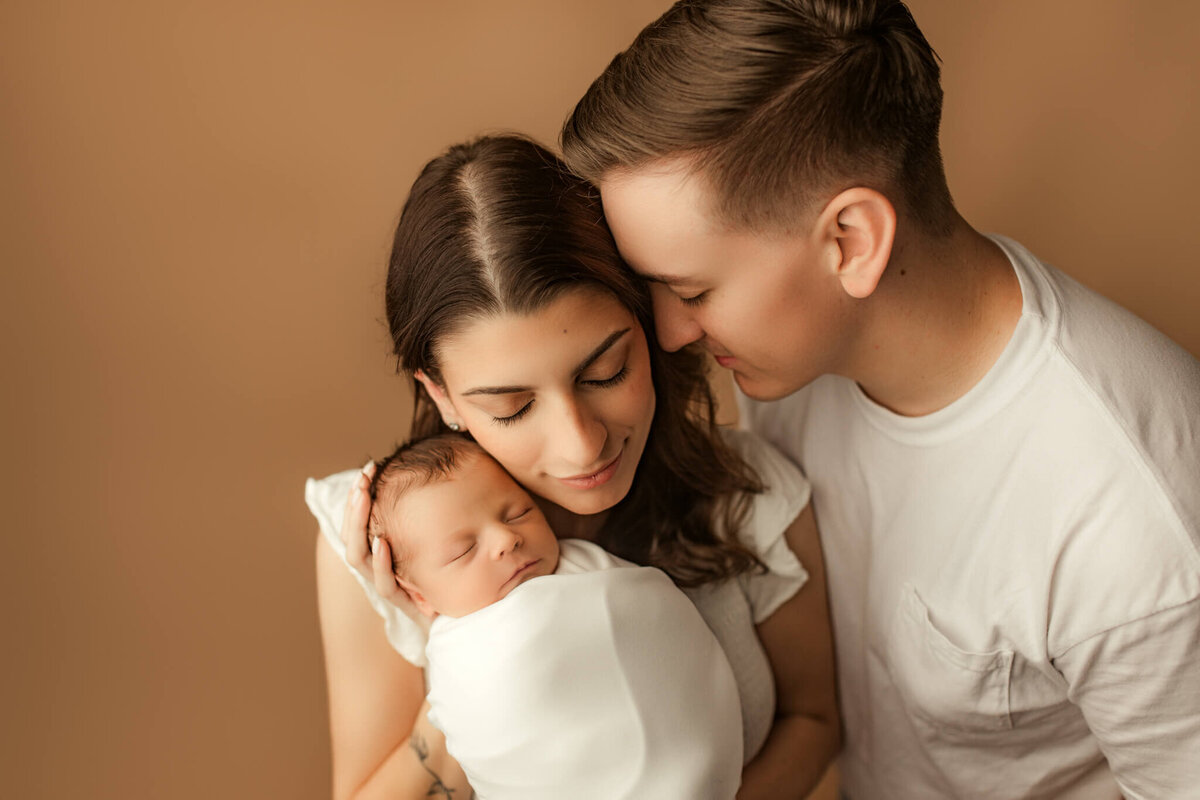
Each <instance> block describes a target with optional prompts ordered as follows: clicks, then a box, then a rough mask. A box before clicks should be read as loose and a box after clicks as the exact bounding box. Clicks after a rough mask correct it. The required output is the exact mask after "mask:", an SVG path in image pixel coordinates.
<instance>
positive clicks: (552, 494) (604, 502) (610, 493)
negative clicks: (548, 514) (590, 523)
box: [539, 481, 630, 517]
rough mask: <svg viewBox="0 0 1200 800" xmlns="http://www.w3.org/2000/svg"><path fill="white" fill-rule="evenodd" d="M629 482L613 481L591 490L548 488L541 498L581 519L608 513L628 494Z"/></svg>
mask: <svg viewBox="0 0 1200 800" xmlns="http://www.w3.org/2000/svg"><path fill="white" fill-rule="evenodd" d="M629 487H630V482H629V481H613V482H612V483H610V484H606V485H604V486H597V487H594V488H591V489H569V488H565V487H562V486H555V487H548V488H547V490H546V491H545V492H544V493H541V492H539V494H541V496H542V497H543V498H545V499H546V500H549V501H550V502H552V503H554V504H555V505H557V506H559V507H560V508H563V509H564V510H566V511H570V512H571V513H572V514H577V515H579V516H581V517H587V516H591V515H593V514H600V513H603V512H605V511H608V510H609V509H610V508H612V507H613V506H615V505H616V504H617V503H619V502H621V501H622V500H624V499H625V495H627V494H629Z"/></svg>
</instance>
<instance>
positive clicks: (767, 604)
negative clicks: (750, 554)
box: [304, 431, 809, 761]
mask: <svg viewBox="0 0 1200 800" xmlns="http://www.w3.org/2000/svg"><path fill="white" fill-rule="evenodd" d="M725 433H726V441H727V442H728V443H729V444H731V445H733V446H734V447H736V448H737V450H738V452H740V453H741V455H742V457H743V458H744V459H745V460H746V462H747V463H748V464H749V465H750V466H751V467H753V468H754V469H755V470H756V471H757V472H758V475H759V477H760V478H761V479H762V481H763V483H764V484H765V485H766V487H767V489H766V491H764V492H762V493H761V494H758V495H755V496H754V497H753V499H752V501H751V504H750V509H749V512H748V513H747V517H746V523H745V525H744V526H743V529H742V531H741V541H742V543H743V544H745V545H746V546H747V547H749V548H750V549H751V550H752V551H754V553H755V554H756V555H757V556H758V557H759V558H760V559H761V560H762V562H763V563H764V564H765V565H766V566H767V570H768V571H767V572H766V573H765V574H761V575H760V574H757V573H755V574H748V575H741V576H738V577H737V578H734V579H730V580H726V581H720V582H717V583H711V584H707V585H705V586H701V587H699V588H698V589H688V590H685V593H686V594H687V595H688V597H689V598H691V600H692V602H693V603H695V604H696V608H697V609H698V610H699V611H700V615H701V616H702V617H704V621H705V622H707V623H708V627H709V628H710V629H711V630H712V632H713V634H714V635H715V636H716V637H717V641H718V642H720V644H721V648H722V649H723V650H724V651H725V657H726V658H727V659H728V660H729V665H730V667H731V668H732V669H733V675H734V678H735V679H736V681H737V687H738V695H739V697H740V700H741V707H742V743H743V747H742V753H743V757H744V758H745V760H746V761H749V760H750V759H751V758H753V757H754V756H755V755H756V754H757V753H758V751H759V750H760V749H761V748H762V745H763V742H765V741H766V738H767V734H768V733H769V732H770V730H771V725H772V723H773V722H774V717H775V683H774V679H773V678H772V676H771V667H770V663H769V662H768V661H767V656H766V652H765V651H764V650H763V647H762V644H761V643H760V642H759V640H758V635H757V633H756V631H755V625H757V624H759V623H761V622H763V621H764V620H766V619H767V618H768V617H769V616H771V614H773V613H775V610H776V609H778V608H779V606H781V605H783V603H785V602H786V601H787V600H789V599H790V598H791V597H792V596H793V595H795V594H796V592H797V591H799V589H800V587H801V586H803V585H804V583H805V581H807V580H808V573H807V572H805V571H804V568H803V567H802V566H801V564H800V562H799V561H798V560H797V558H796V556H795V555H794V554H793V553H792V551H791V550H790V549H788V546H787V542H786V541H785V539H784V536H783V535H784V532H785V531H786V530H787V528H788V527H789V526H790V525H791V524H792V522H794V521H795V520H796V518H797V517H798V516H799V515H800V512H801V511H803V510H804V507H805V506H806V505H807V504H808V499H809V487H808V483H807V482H806V481H805V480H804V477H803V476H802V475H801V474H800V472H799V470H797V469H796V467H795V466H794V465H793V464H792V463H791V462H789V461H788V460H787V459H786V458H784V457H783V456H782V455H781V454H780V453H779V452H778V451H777V450H775V449H774V448H773V447H771V446H770V445H768V444H766V443H765V442H763V441H762V440H761V439H760V438H758V437H757V436H754V435H752V434H749V433H746V432H744V431H726V432H725ZM357 476H358V471H357V470H349V471H346V472H339V473H336V474H334V475H330V476H329V477H327V478H323V479H321V480H314V479H312V478H310V479H309V480H308V482H307V483H306V485H305V488H304V497H305V501H306V502H307V504H308V507H309V510H310V511H312V513H313V516H315V517H316V518H317V522H318V523H319V525H320V529H321V534H322V536H324V537H325V541H326V542H328V543H329V545H330V547H332V548H333V550H334V552H335V553H337V554H338V555H339V556H341V557H342V559H343V560H344V559H345V547H344V546H343V545H342V541H341V538H340V536H339V531H340V530H341V525H342V514H343V512H344V511H345V504H346V497H347V495H348V493H349V491H350V487H351V485H352V484H353V482H354V480H355V478H356V477H357ZM347 569H350V571H351V573H352V574H353V575H354V576H355V578H356V579H357V580H358V582H359V585H360V586H362V588H363V591H364V592H365V593H366V596H367V599H368V600H369V601H370V603H371V606H372V607H373V608H374V609H375V611H376V612H377V613H378V614H379V615H380V617H382V618H383V621H384V627H385V630H386V631H387V637H388V641H390V642H391V643H392V646H393V647H394V648H396V651H397V652H399V653H400V655H402V656H404V658H405V659H407V660H408V661H409V662H410V663H412V664H415V665H417V666H420V667H424V666H425V663H426V662H425V643H426V637H425V632H424V631H423V630H422V629H421V628H420V627H419V626H418V625H416V624H415V623H414V622H412V620H410V619H409V618H408V617H406V616H405V615H404V614H403V613H402V612H400V610H399V609H397V608H396V607H395V606H393V605H392V604H391V603H389V602H387V601H386V600H384V599H383V598H382V597H380V596H379V594H378V593H377V592H376V591H375V587H374V586H373V585H371V583H370V582H369V581H367V580H365V579H364V578H363V577H362V576H361V575H359V574H358V572H357V571H356V570H353V569H351V568H350V567H349V565H347Z"/></svg>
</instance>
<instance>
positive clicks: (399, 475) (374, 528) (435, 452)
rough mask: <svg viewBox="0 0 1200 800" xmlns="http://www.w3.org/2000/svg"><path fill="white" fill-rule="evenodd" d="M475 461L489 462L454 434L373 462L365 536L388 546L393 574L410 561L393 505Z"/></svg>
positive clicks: (431, 438) (409, 446) (403, 448)
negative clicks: (412, 492)
mask: <svg viewBox="0 0 1200 800" xmlns="http://www.w3.org/2000/svg"><path fill="white" fill-rule="evenodd" d="M476 457H483V458H491V456H489V455H488V454H487V452H486V451H484V449H483V448H482V447H480V446H479V445H478V444H476V443H475V442H474V441H472V440H471V439H468V438H467V437H465V436H463V435H461V434H457V433H441V434H436V435H434V436H428V437H426V438H424V439H416V440H413V441H409V442H406V443H404V444H402V445H399V446H398V447H396V449H395V450H393V451H392V452H391V453H390V454H389V455H387V456H385V457H384V458H382V459H380V460H379V461H376V462H375V477H373V478H372V479H371V484H370V487H369V488H368V490H367V493H368V494H369V495H370V497H371V514H370V516H369V517H368V519H367V535H368V536H370V537H371V538H382V539H384V540H385V541H386V542H387V543H388V548H389V549H390V550H391V553H392V572H393V573H395V574H397V575H402V574H404V570H405V568H406V566H407V563H408V559H409V554H408V550H407V549H406V548H405V546H404V541H403V539H402V538H401V537H400V535H399V531H398V530H396V526H395V525H394V524H393V522H392V520H391V519H390V517H391V514H392V512H393V511H394V509H395V507H396V503H398V502H399V501H400V499H401V498H402V497H404V495H405V494H406V493H407V492H409V491H411V490H412V489H417V488H420V487H422V486H428V485H429V484H431V483H434V482H435V481H441V480H447V479H449V478H450V477H451V476H452V475H453V474H454V471H455V470H456V469H458V468H459V466H460V465H461V464H463V463H464V462H465V461H466V459H468V458H476Z"/></svg>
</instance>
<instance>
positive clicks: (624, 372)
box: [584, 364, 629, 389]
mask: <svg viewBox="0 0 1200 800" xmlns="http://www.w3.org/2000/svg"><path fill="white" fill-rule="evenodd" d="M628 375H629V365H628V364H626V365H624V366H622V367H621V368H620V369H619V370H617V372H616V374H614V375H612V376H610V377H608V378H600V379H598V380H591V381H584V383H586V384H587V385H588V386H595V387H596V388H598V389H607V388H608V387H609V386H616V385H617V384H618V383H620V382H621V381H623V380H625V378H626V377H628Z"/></svg>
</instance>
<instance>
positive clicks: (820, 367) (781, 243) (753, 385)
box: [600, 161, 853, 399]
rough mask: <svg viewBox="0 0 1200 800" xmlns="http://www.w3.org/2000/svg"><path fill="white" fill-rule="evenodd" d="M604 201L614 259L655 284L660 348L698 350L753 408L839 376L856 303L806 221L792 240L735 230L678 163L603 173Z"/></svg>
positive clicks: (830, 252)
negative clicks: (694, 345) (727, 374)
mask: <svg viewBox="0 0 1200 800" xmlns="http://www.w3.org/2000/svg"><path fill="white" fill-rule="evenodd" d="M600 194H601V197H602V199H603V201H604V212H605V215H606V217H607V218H608V224H609V227H610V228H611V229H612V233H613V237H614V238H615V239H616V242H617V247H618V248H619V249H620V251H621V255H622V257H624V259H625V261H626V262H627V263H628V264H629V266H630V267H632V268H633V270H634V271H635V272H637V273H638V274H640V275H642V276H643V277H645V278H646V279H648V280H649V281H651V294H652V296H653V298H654V318H655V327H656V329H657V334H658V340H659V344H660V345H662V347H663V348H664V349H666V350H676V349H678V348H680V347H683V346H684V345H686V344H689V343H691V342H695V341H700V342H701V343H702V344H703V345H704V347H706V348H707V349H708V350H709V351H710V352H711V353H712V354H713V356H714V357H715V358H716V360H717V362H718V363H719V364H720V365H721V366H723V367H725V368H727V369H729V370H732V371H733V375H734V379H735V380H736V381H737V383H738V386H740V387H741V389H742V391H744V392H745V393H746V394H748V395H750V396H751V397H755V398H759V399H776V398H779V397H783V396H785V395H788V394H791V393H792V392H794V391H796V390H797V389H799V388H800V387H802V386H804V385H805V384H807V383H809V382H811V381H813V380H815V379H816V378H818V377H819V376H821V375H822V374H824V373H826V372H835V371H837V369H838V367H839V364H841V363H842V360H843V358H844V357H845V353H846V352H847V348H848V347H849V344H850V343H849V341H848V339H849V333H850V331H849V326H848V323H849V318H850V316H851V312H852V304H853V299H852V298H851V297H850V296H849V295H847V294H846V292H845V291H844V289H843V288H842V284H841V282H840V281H839V279H838V275H837V269H836V267H837V263H838V256H839V253H838V252H837V243H836V241H829V240H826V239H823V238H822V237H820V236H819V235H817V233H816V232H815V231H811V230H810V229H811V227H812V220H809V221H807V222H806V221H804V220H798V221H797V224H796V226H795V227H796V229H797V232H796V233H780V234H763V233H756V232H751V231H742V230H732V229H730V228H729V227H728V226H725V225H722V224H720V223H719V222H718V221H716V220H715V219H714V218H713V215H712V214H710V213H709V211H708V209H709V208H710V207H711V206H710V203H709V197H708V188H707V186H705V184H704V179H703V178H702V177H701V176H699V175H696V174H691V173H689V171H688V170H687V169H686V165H684V164H682V163H681V162H678V161H675V162H670V161H669V162H658V163H654V164H650V165H648V166H646V167H643V168H640V169H638V170H635V171H632V172H621V173H619V174H618V173H614V174H611V175H610V176H608V177H606V178H605V179H604V180H602V181H601V183H600ZM831 248H832V249H831Z"/></svg>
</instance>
